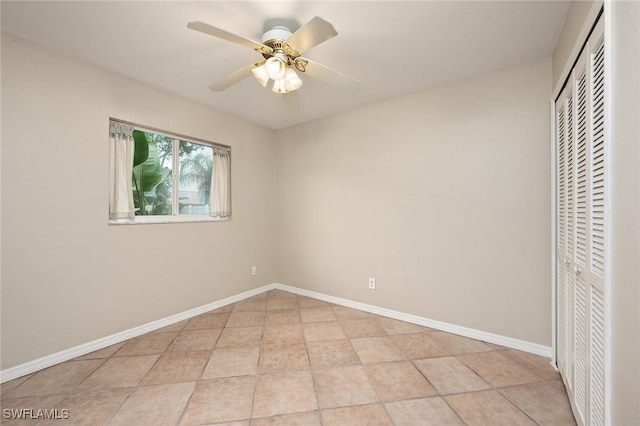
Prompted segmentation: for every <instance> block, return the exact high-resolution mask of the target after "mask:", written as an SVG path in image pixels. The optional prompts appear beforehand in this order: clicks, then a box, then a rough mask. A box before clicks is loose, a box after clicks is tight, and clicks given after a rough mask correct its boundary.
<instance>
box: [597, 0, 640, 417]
mask: <svg viewBox="0 0 640 426" xmlns="http://www.w3.org/2000/svg"><path fill="white" fill-rule="evenodd" d="M605 13H608V14H609V15H610V21H608V24H607V26H608V28H610V32H609V33H608V34H607V37H610V47H611V50H610V54H611V62H610V64H611V70H612V76H611V82H612V84H611V96H610V101H611V120H610V125H611V126H610V128H611V151H610V152H611V161H610V163H609V164H610V166H611V167H610V170H611V255H610V266H611V275H610V277H611V280H610V292H609V294H610V296H611V305H610V310H609V314H610V317H609V318H610V325H611V359H610V362H611V367H612V368H611V410H610V411H611V415H612V418H611V424H613V425H640V397H639V395H640V361H639V360H640V121H638V117H640V31H638V28H640V2H637V1H613V2H611V3H609V4H608V9H607V10H605Z"/></svg>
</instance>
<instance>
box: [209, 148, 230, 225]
mask: <svg viewBox="0 0 640 426" xmlns="http://www.w3.org/2000/svg"><path fill="white" fill-rule="evenodd" d="M211 216H213V217H230V216H231V164H230V156H229V151H228V150H226V149H221V148H214V149H213V170H212V175H211Z"/></svg>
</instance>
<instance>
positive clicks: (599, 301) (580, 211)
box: [556, 19, 607, 425]
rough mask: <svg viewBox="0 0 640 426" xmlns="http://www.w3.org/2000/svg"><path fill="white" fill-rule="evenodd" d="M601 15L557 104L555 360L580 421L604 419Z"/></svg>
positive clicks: (587, 422) (604, 167)
mask: <svg viewBox="0 0 640 426" xmlns="http://www.w3.org/2000/svg"><path fill="white" fill-rule="evenodd" d="M604 54H605V52H604V38H603V20H602V19H601V20H600V22H599V23H598V24H597V25H596V27H595V29H594V31H593V32H592V34H591V36H590V38H589V40H588V41H587V44H586V47H585V49H584V51H583V52H582V54H581V56H580V58H579V59H578V61H577V63H576V65H575V67H574V69H573V70H572V73H571V76H570V78H569V81H568V83H567V85H566V87H565V89H564V91H563V93H562V94H561V95H560V96H559V98H558V100H557V101H556V174H557V175H556V184H557V191H556V197H557V198H556V213H557V221H556V223H557V236H556V243H557V256H556V258H557V265H556V274H557V276H556V284H557V285H556V288H557V292H556V298H557V300H556V305H557V318H556V324H557V344H556V351H557V362H558V368H559V370H560V373H561V375H562V377H563V380H564V382H565V385H566V387H567V392H568V394H569V398H570V400H571V404H572V407H573V410H574V414H575V416H576V420H577V421H578V423H579V424H583V425H587V424H593V425H600V424H604V423H605V418H606V416H605V413H606V403H605V402H606V401H605V390H606V377H605V362H606V359H605V329H606V327H605V321H606V318H605V315H604V305H605V298H604V294H605V293H604V277H605V257H606V253H605V237H606V233H605V232H606V230H605V197H606V192H605V178H606V174H605V170H606V157H605V154H606V149H605V145H606V142H607V141H606V140H605V131H604V126H605V102H604V99H605V93H604V76H605V74H604V73H605V69H604Z"/></svg>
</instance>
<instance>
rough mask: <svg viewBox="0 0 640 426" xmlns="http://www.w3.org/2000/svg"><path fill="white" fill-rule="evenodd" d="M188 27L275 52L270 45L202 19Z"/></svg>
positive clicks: (259, 50)
mask: <svg viewBox="0 0 640 426" xmlns="http://www.w3.org/2000/svg"><path fill="white" fill-rule="evenodd" d="M187 27H188V28H190V29H192V30H196V31H200V32H201V33H205V34H209V35H212V36H214V37H218V38H221V39H223V40H227V41H230V42H231V43H235V44H239V45H241V46H244V47H248V48H249V49H253V50H257V51H258V52H261V53H262V52H264V53H271V52H273V49H271V48H270V47H269V46H266V45H264V44H262V43H258V42H257V41H253V40H250V39H248V38H245V37H242V36H239V35H237V34H233V33H230V32H228V31H225V30H222V29H220V28H216V27H214V26H211V25H209V24H206V23H204V22H200V21H194V22H189V23H188V24H187Z"/></svg>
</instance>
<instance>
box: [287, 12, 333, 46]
mask: <svg viewBox="0 0 640 426" xmlns="http://www.w3.org/2000/svg"><path fill="white" fill-rule="evenodd" d="M337 35H338V32H337V31H336V29H335V28H333V25H331V24H330V23H329V22H327V21H325V20H324V19H322V18H320V17H318V16H316V17H315V18H313V19H311V20H310V21H309V22H307V23H306V24H304V25H303V26H301V27H300V28H298V31H296V32H295V33H293V34H292V35H291V36H290V37H289V39H288V40H287V44H288V45H289V46H291V47H292V48H294V49H295V50H297V51H298V52H300V53H304V52H306V51H307V50H309V49H311V48H312V47H313V46H317V45H318V44H320V43H322V42H325V41H327V40H329V39H330V38H331V37H335V36H337Z"/></svg>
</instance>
